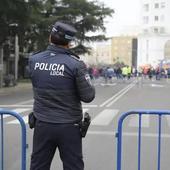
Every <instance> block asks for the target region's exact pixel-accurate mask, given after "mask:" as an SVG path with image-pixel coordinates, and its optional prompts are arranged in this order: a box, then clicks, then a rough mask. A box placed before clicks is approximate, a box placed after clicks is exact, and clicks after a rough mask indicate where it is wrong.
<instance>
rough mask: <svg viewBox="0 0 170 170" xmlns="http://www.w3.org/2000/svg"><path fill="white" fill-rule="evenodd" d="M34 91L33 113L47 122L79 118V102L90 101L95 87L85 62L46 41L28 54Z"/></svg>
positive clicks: (69, 121)
mask: <svg viewBox="0 0 170 170" xmlns="http://www.w3.org/2000/svg"><path fill="white" fill-rule="evenodd" d="M29 71H30V77H31V81H32V85H33V93H34V108H33V111H34V115H35V117H36V118H37V119H38V120H41V121H45V122H51V123H75V122H79V121H80V120H81V119H82V104H81V101H83V102H91V101H92V100H93V99H94V97H95V89H94V87H93V85H92V84H91V81H90V77H89V75H88V74H87V70H86V66H85V64H84V63H83V62H82V61H80V60H79V59H78V58H77V57H76V56H75V55H74V54H72V53H71V52H70V51H69V50H68V49H64V48H61V47H57V46H55V45H49V46H48V48H47V50H46V51H43V52H40V53H37V54H34V55H32V56H31V57H30V58H29Z"/></svg>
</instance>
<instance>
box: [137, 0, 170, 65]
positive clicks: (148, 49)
mask: <svg viewBox="0 0 170 170" xmlns="http://www.w3.org/2000/svg"><path fill="white" fill-rule="evenodd" d="M169 20H170V1H169V0H141V27H142V32H141V33H140V34H139V36H138V61H137V64H138V65H139V66H140V65H143V64H152V65H157V64H158V63H160V62H161V61H162V60H168V59H170V50H169V48H170V24H169Z"/></svg>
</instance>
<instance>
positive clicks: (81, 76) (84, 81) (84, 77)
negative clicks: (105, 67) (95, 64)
mask: <svg viewBox="0 0 170 170" xmlns="http://www.w3.org/2000/svg"><path fill="white" fill-rule="evenodd" d="M76 85H77V90H78V94H79V97H80V100H81V101H83V102H86V103H89V102H91V101H92V100H93V99H94V98H95V88H94V86H93V84H92V82H91V79H90V76H89V74H88V73H87V69H86V66H85V64H84V62H83V61H79V63H78V64H77V67H76Z"/></svg>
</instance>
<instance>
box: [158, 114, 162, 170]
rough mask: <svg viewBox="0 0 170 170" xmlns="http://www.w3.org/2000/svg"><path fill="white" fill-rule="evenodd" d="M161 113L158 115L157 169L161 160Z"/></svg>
mask: <svg viewBox="0 0 170 170" xmlns="http://www.w3.org/2000/svg"><path fill="white" fill-rule="evenodd" d="M161 118H162V115H161V114H160V115H159V120H158V121H159V122H158V124H159V126H158V170H160V162H161V124H162V119H161Z"/></svg>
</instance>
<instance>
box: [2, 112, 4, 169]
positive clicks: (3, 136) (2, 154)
mask: <svg viewBox="0 0 170 170" xmlns="http://www.w3.org/2000/svg"><path fill="white" fill-rule="evenodd" d="M3 124H4V123H3V115H1V170H3V169H4V128H3V126H4V125H3Z"/></svg>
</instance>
